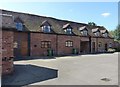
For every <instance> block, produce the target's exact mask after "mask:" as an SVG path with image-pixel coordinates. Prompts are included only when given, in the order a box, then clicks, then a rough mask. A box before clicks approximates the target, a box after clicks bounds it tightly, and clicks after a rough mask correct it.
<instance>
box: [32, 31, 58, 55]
mask: <svg viewBox="0 0 120 87" xmlns="http://www.w3.org/2000/svg"><path fill="white" fill-rule="evenodd" d="M30 37H31V40H30V44H31V46H30V49H31V51H30V52H31V53H30V55H31V56H44V55H45V56H46V55H47V50H48V48H41V41H51V49H52V50H53V51H54V54H56V35H53V34H41V33H31V35H30ZM34 45H36V46H37V47H34Z"/></svg>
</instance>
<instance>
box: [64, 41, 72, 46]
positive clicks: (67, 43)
mask: <svg viewBox="0 0 120 87" xmlns="http://www.w3.org/2000/svg"><path fill="white" fill-rule="evenodd" d="M65 46H66V47H72V46H73V41H66V42H65Z"/></svg>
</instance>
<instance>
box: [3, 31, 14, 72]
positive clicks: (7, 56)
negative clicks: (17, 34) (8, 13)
mask: <svg viewBox="0 0 120 87" xmlns="http://www.w3.org/2000/svg"><path fill="white" fill-rule="evenodd" d="M13 34H14V33H13V32H12V31H2V59H3V61H2V73H3V74H8V73H11V72H12V71H13ZM11 58H12V59H11Z"/></svg>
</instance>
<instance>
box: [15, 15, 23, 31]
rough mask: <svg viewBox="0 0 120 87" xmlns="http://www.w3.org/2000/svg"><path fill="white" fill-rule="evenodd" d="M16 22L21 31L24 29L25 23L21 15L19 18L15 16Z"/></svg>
mask: <svg viewBox="0 0 120 87" xmlns="http://www.w3.org/2000/svg"><path fill="white" fill-rule="evenodd" d="M14 22H15V24H16V29H17V30H19V31H22V30H23V27H24V26H23V24H24V22H23V20H21V18H20V17H17V18H15V20H14Z"/></svg>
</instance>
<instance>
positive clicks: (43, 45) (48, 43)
mask: <svg viewBox="0 0 120 87" xmlns="http://www.w3.org/2000/svg"><path fill="white" fill-rule="evenodd" d="M41 48H51V41H41Z"/></svg>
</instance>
